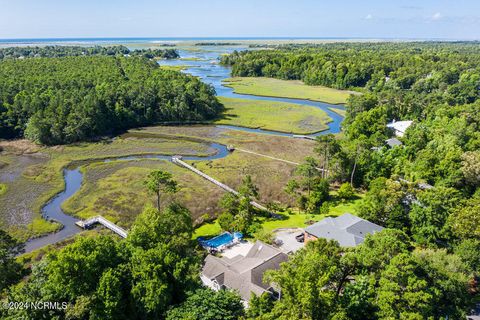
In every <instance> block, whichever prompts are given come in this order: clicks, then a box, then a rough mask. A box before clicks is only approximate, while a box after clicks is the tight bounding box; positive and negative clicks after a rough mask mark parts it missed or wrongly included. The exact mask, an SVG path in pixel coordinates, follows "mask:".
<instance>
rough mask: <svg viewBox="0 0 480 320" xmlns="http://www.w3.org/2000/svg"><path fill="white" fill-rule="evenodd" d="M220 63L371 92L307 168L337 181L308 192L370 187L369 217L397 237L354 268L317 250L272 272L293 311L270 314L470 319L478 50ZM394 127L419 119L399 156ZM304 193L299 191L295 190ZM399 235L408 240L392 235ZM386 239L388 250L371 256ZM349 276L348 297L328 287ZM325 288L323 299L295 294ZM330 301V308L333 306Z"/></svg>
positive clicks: (375, 48)
mask: <svg viewBox="0 0 480 320" xmlns="http://www.w3.org/2000/svg"><path fill="white" fill-rule="evenodd" d="M222 63H224V64H229V65H232V67H233V75H236V76H266V77H275V78H281V79H300V80H303V81H304V82H305V83H307V84H310V85H323V86H328V87H334V88H340V89H353V90H356V91H359V92H362V93H363V94H362V95H355V96H351V97H350V99H349V101H348V103H347V105H346V110H347V115H346V119H345V121H344V123H343V131H344V134H343V135H341V136H339V137H334V136H333V135H327V136H322V137H319V138H318V139H317V150H318V155H317V160H315V159H307V161H306V163H305V164H304V165H303V167H304V168H306V169H307V170H304V169H303V171H306V172H307V173H308V172H310V173H312V172H314V170H308V168H310V169H311V168H315V167H316V166H318V165H321V166H322V167H323V168H326V169H328V174H327V175H324V176H322V177H316V178H315V179H317V180H312V179H310V178H309V179H307V180H305V178H304V180H303V181H307V182H308V181H311V182H312V183H309V184H308V190H310V189H311V190H316V189H318V190H322V189H324V188H323V186H322V183H321V182H322V181H323V180H324V179H326V180H327V181H328V182H329V183H330V184H332V183H333V184H339V183H343V184H342V187H344V186H345V185H347V186H348V184H350V183H353V185H354V186H355V187H361V188H364V189H366V190H367V193H366V196H365V198H364V199H363V200H362V201H361V204H360V208H359V212H358V213H359V215H360V216H361V217H363V218H365V219H367V220H369V221H372V222H375V223H377V224H379V225H382V226H384V227H387V228H389V229H388V230H389V232H393V233H391V235H390V236H388V235H387V233H388V232H386V233H385V236H383V238H382V236H381V235H380V234H379V235H376V236H374V237H372V238H371V241H372V242H367V243H366V244H365V245H363V246H361V247H362V248H359V249H358V250H357V251H359V252H363V253H353V255H352V256H350V258H349V259H352V260H349V261H346V260H344V259H346V258H347V256H348V255H344V256H343V255H339V256H338V260H336V261H335V262H332V259H333V258H332V257H334V256H335V255H336V254H332V255H325V256H323V257H321V255H322V253H321V252H322V251H325V250H327V251H328V250H333V252H336V251H335V250H337V249H332V245H331V244H317V245H318V246H323V248H322V249H318V248H317V249H315V247H316V246H317V245H311V247H310V248H309V247H308V246H307V248H306V250H305V251H304V252H299V253H298V254H297V255H298V256H295V257H294V258H293V259H292V260H293V261H292V262H289V266H288V267H287V266H285V267H284V268H282V270H283V269H284V270H283V271H282V272H280V273H278V274H277V273H275V274H274V275H273V279H275V280H276V283H282V282H283V283H284V284H285V287H284V286H282V291H283V292H284V294H283V302H282V301H280V302H277V303H275V304H274V306H273V307H272V308H273V309H271V311H269V312H267V313H265V314H264V315H263V316H262V317H263V318H265V319H270V317H271V318H272V319H273V318H275V317H279V318H282V315H283V314H290V312H294V313H291V316H292V317H298V318H306V319H331V318H332V317H333V318H335V319H337V318H338V319H430V318H431V319H446V317H447V315H448V318H449V319H461V318H462V317H464V316H465V314H466V313H467V312H468V311H469V308H470V307H471V306H472V300H471V299H474V300H475V299H478V291H479V287H478V279H479V275H480V269H479V265H480V228H479V226H480V99H479V98H480V47H479V46H478V44H477V43H381V44H373V43H368V44H366V43H360V44H329V45H312V46H299V45H293V46H282V47H277V48H273V49H272V48H270V49H269V50H258V51H246V52H235V53H233V54H232V55H229V56H223V57H222ZM392 120H412V121H413V125H412V126H411V127H410V128H409V129H408V130H407V131H406V134H405V136H403V137H397V138H398V139H400V140H401V142H402V145H401V146H398V147H389V146H388V145H386V144H385V141H386V139H388V138H390V137H392V136H393V132H392V131H390V130H389V129H387V127H386V125H387V123H388V122H390V121H392ZM316 161H317V162H316ZM316 175H317V176H318V175H319V174H316ZM316 181H317V182H316ZM293 182H295V181H293ZM304 184H305V183H304ZM298 187H299V185H298V184H296V183H293V184H291V185H289V186H287V189H291V190H295V188H298ZM300 187H301V185H300ZM304 188H305V187H304ZM317 193H319V192H309V193H308V194H309V195H308V196H307V195H306V194H305V193H304V194H303V195H301V196H300V197H299V206H300V207H303V208H305V210H307V211H308V210H310V209H309V208H310V204H311V203H316V202H318V201H317V200H316V198H318V194H317ZM315 208H316V209H315ZM314 210H322V207H318V206H317V207H314ZM394 232H399V233H398V234H395V235H394V236H392V235H393V234H394ZM379 238H381V240H380V239H379ZM394 239H397V240H394ZM376 241H378V243H377V244H376V245H378V246H380V247H382V248H381V249H378V248H374V247H371V248H369V249H365V246H367V247H368V246H371V245H373V244H374V243H375V242H376ZM333 247H335V246H333ZM401 247H403V248H404V249H401V250H399V249H400V248H401ZM368 250H370V251H368ZM377 250H380V251H382V252H389V254H388V258H387V257H383V258H381V259H379V260H377V259H378V258H379V256H381V254H380V251H378V252H377ZM391 250H394V251H395V252H392V251H391ZM341 251H342V252H343V250H341ZM358 254H360V256H357V255H358ZM363 254H365V257H361V256H362V255H363ZM315 255H318V256H317V259H318V260H321V261H325V265H324V268H323V269H322V270H320V271H318V270H313V269H312V270H310V269H309V267H308V263H307V262H308V261H310V259H313V258H312V257H314V256H315ZM392 258H393V259H392ZM335 259H336V258H335ZM358 259H360V261H359V260H358ZM304 261H305V262H304ZM355 261H356V262H355ZM372 261H378V263H373V262H372ZM380 261H381V262H380ZM350 263H353V265H351V264H350ZM342 266H343V267H342ZM332 268H334V269H333V270H339V272H340V273H339V274H338V275H337V276H338V277H339V278H336V277H337V276H334V275H335V273H333V274H332V273H330V271H329V272H327V271H326V270H332ZM342 268H346V269H342ZM357 268H358V269H357ZM342 270H343V271H342ZM315 272H319V273H318V274H317V275H315V276H313V275H312V276H310V275H309V274H310V273H311V274H314V273H315ZM325 272H326V273H325ZM345 272H346V273H345ZM350 272H353V273H350ZM327 275H328V277H327ZM332 276H333V277H332ZM312 277H313V278H312ZM325 277H327V278H325ZM365 277H366V278H365ZM345 278H347V279H348V278H349V279H355V281H354V282H351V283H350V284H348V285H347V287H345V288H343V289H339V290H344V291H335V290H333V291H329V290H328V289H327V288H338V284H339V283H338V282H336V281H339V280H338V279H345ZM293 279H303V280H298V281H297V280H295V281H293ZM307 280H308V281H307ZM320 280H321V281H325V282H322V285H320V287H323V288H325V290H320V291H318V292H317V291H312V292H309V293H307V294H306V293H305V292H303V291H301V290H300V291H297V290H299V289H298V288H304V287H308V283H316V281H320ZM360 280H361V281H360ZM292 281H293V283H292ZM302 281H303V282H302ZM443 281H445V282H443ZM454 288H455V289H454ZM285 289H287V290H286V291H284V290H285ZM452 289H453V290H454V291H455V292H456V293H453V292H449V290H452ZM285 292H288V295H291V297H290V299H289V298H287V294H286V293H285ZM338 292H343V295H341V296H339V295H338ZM369 292H370V293H369ZM447 292H449V293H448V294H447ZM322 294H323V295H324V296H322ZM328 294H332V295H333V296H330V297H331V299H326V298H325V297H326V296H328ZM457 294H458V295H461V297H460V296H458V295H457ZM306 297H308V298H306ZM344 299H347V300H346V301H345V300H344ZM299 301H300V302H299ZM469 301H470V302H469ZM304 302H305V303H304ZM319 306H325V308H321V307H319ZM344 307H346V309H345V308H344ZM329 308H330V309H329ZM339 308H340V309H339ZM328 310H330V311H328ZM335 310H336V311H335ZM338 310H341V312H340V314H339V313H338V312H339V311H338ZM348 310H350V311H348ZM354 310H355V311H354ZM362 310H363V311H362ZM324 312H326V313H324Z"/></svg>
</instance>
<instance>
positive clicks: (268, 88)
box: [224, 77, 357, 104]
mask: <svg viewBox="0 0 480 320" xmlns="http://www.w3.org/2000/svg"><path fill="white" fill-rule="evenodd" d="M224 85H225V86H227V87H231V88H233V90H234V91H235V92H236V93H242V94H252V95H257V96H269V97H284V98H294V99H308V100H314V101H322V102H326V103H331V104H344V103H346V102H347V98H348V97H349V96H350V94H357V93H355V92H353V91H345V90H337V89H332V88H327V87H322V86H307V85H306V84H304V83H303V82H301V81H298V80H279V79H272V78H257V77H255V78H253V77H252V78H250V77H237V78H230V79H226V80H225V81H224Z"/></svg>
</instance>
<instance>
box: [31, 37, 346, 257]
mask: <svg viewBox="0 0 480 320" xmlns="http://www.w3.org/2000/svg"><path fill="white" fill-rule="evenodd" d="M198 49H200V50H198V51H187V50H179V51H180V52H179V53H180V56H181V57H182V58H183V59H185V58H187V59H191V60H180V59H175V60H162V61H159V63H160V64H161V65H171V66H175V65H188V66H191V67H189V68H187V69H185V70H183V72H185V73H188V74H191V75H193V76H197V77H199V78H200V79H201V80H202V81H204V82H206V83H209V84H211V85H212V86H213V87H214V88H215V90H216V92H217V95H218V96H223V97H232V98H242V99H250V100H267V101H280V102H290V103H297V104H303V105H309V106H314V107H317V108H319V109H321V110H323V111H325V112H326V113H327V114H328V116H329V117H330V118H331V119H332V121H331V122H330V123H329V124H328V125H329V129H328V130H325V131H321V132H318V133H316V134H313V135H310V136H317V135H321V134H327V133H338V132H340V126H341V122H342V120H343V117H342V116H340V115H339V114H337V113H335V112H333V111H331V110H330V109H331V108H333V109H343V106H338V105H331V104H327V103H323V102H317V101H311V100H301V99H289V98H277V97H262V96H253V95H245V94H237V93H235V92H233V89H232V88H229V87H225V86H223V85H222V81H223V80H224V79H226V78H229V77H230V69H229V68H228V67H225V66H221V65H219V64H218V57H219V56H220V55H221V54H225V53H230V52H232V51H233V50H245V49H247V48H246V47H238V46H235V47H228V46H221V47H211V46H208V47H199V48H198ZM218 127H221V128H224V129H229V130H241V131H247V132H256V133H261V134H271V135H279V136H292V134H289V133H284V132H278V131H269V130H263V129H251V128H244V127H238V126H230V125H221V126H220V125H219V126H218ZM209 146H210V147H211V148H213V149H215V153H214V154H213V155H211V156H206V157H198V156H184V157H183V158H184V159H185V160H214V159H220V158H224V157H226V156H227V155H228V153H229V152H228V150H227V148H226V147H225V146H224V145H221V144H217V143H211V144H210V145H209ZM139 159H158V160H167V161H170V160H171V156H170V155H144V156H127V157H118V158H111V159H106V160H100V162H108V161H112V160H121V161H134V160H139ZM63 176H64V180H65V190H64V191H62V192H60V193H58V194H57V195H56V196H55V197H54V198H52V200H51V201H49V202H48V203H47V204H46V205H45V206H44V207H43V208H42V216H43V217H44V218H45V219H52V220H55V221H57V222H59V223H61V224H62V225H63V228H62V229H61V230H60V231H58V232H56V233H52V234H49V235H46V236H44V237H40V238H35V239H31V240H29V241H27V242H26V243H25V252H31V251H33V250H35V249H38V248H41V247H43V246H46V245H49V244H53V243H56V242H59V241H61V240H64V239H66V238H68V237H70V236H73V235H74V234H76V233H78V232H80V231H81V229H80V228H79V227H77V226H76V225H75V222H77V221H78V219H76V218H74V217H72V216H70V215H67V214H65V213H64V212H63V210H62V208H61V205H62V203H63V202H65V201H66V200H67V199H68V198H70V197H71V196H73V195H74V194H75V193H76V192H77V191H78V190H79V189H80V187H81V185H82V180H83V176H82V173H81V172H80V169H79V167H76V168H67V169H64V172H63Z"/></svg>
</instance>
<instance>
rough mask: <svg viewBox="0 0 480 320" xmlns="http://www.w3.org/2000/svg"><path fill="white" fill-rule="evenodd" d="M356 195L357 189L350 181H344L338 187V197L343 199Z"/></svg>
mask: <svg viewBox="0 0 480 320" xmlns="http://www.w3.org/2000/svg"><path fill="white" fill-rule="evenodd" d="M354 196H355V189H353V187H352V185H351V184H350V183H349V182H345V183H343V184H342V185H341V186H340V188H339V189H338V197H339V198H340V199H342V200H350V199H352V198H353V197H354Z"/></svg>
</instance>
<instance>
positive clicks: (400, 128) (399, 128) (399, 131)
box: [387, 120, 413, 137]
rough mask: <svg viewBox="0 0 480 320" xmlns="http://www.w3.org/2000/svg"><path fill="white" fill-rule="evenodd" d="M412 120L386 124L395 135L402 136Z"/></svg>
mask: <svg viewBox="0 0 480 320" xmlns="http://www.w3.org/2000/svg"><path fill="white" fill-rule="evenodd" d="M412 123H413V121H395V120H393V121H392V122H390V123H388V124H387V128H390V129H392V130H393V132H394V133H395V135H396V136H397V137H403V136H404V135H405V132H406V131H407V129H408V128H409V127H410V126H411V125H412Z"/></svg>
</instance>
